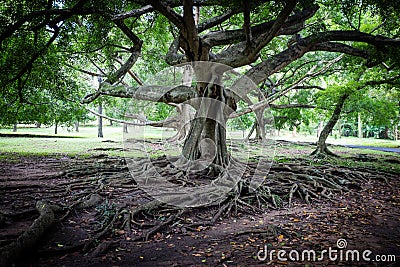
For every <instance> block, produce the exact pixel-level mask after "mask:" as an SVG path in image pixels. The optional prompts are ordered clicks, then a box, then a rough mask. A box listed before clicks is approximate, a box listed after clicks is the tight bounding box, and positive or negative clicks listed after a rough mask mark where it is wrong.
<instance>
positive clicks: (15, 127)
mask: <svg viewBox="0 0 400 267" xmlns="http://www.w3.org/2000/svg"><path fill="white" fill-rule="evenodd" d="M16 131H17V124H16V123H14V126H13V132H14V133H15V132H16Z"/></svg>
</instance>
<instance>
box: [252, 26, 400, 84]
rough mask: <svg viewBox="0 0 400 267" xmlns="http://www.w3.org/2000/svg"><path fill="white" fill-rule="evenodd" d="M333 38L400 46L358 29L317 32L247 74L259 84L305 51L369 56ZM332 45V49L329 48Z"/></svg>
mask: <svg viewBox="0 0 400 267" xmlns="http://www.w3.org/2000/svg"><path fill="white" fill-rule="evenodd" d="M333 40H337V41H356V42H366V43H370V44H373V45H378V46H385V45H390V46H400V40H397V39H390V38H386V37H382V36H373V35H370V34H366V33H362V32H356V31H332V32H323V33H316V34H313V35H311V36H309V37H306V38H304V39H300V40H299V41H298V42H297V43H295V44H293V45H291V46H290V47H289V48H288V49H286V50H284V51H282V52H281V53H279V54H277V55H275V56H273V57H271V58H269V59H267V60H265V61H263V62H261V63H260V64H257V65H256V66H254V67H253V68H252V69H250V70H249V71H248V72H247V73H246V75H247V76H248V77H249V78H250V79H251V80H252V81H253V82H255V83H256V84H259V83H261V82H262V81H264V80H265V79H266V78H267V77H269V76H270V75H271V74H273V73H275V72H277V71H279V70H281V69H283V68H284V67H286V66H287V65H289V64H290V63H292V62H293V61H295V60H296V59H298V58H300V57H302V56H303V55H304V54H305V53H307V52H310V51H319V50H320V49H322V50H323V51H332V52H342V53H346V54H347V53H348V54H350V55H356V56H362V57H365V56H367V52H364V53H363V52H362V51H361V50H360V49H358V48H353V47H351V46H346V45H344V44H339V43H332V42H330V41H333ZM330 47H331V49H329V48H330Z"/></svg>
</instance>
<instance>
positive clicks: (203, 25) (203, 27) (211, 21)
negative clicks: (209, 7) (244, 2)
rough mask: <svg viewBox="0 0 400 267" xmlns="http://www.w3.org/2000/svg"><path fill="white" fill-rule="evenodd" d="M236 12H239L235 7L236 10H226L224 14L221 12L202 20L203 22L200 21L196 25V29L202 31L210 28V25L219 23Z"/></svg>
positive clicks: (213, 25)
mask: <svg viewBox="0 0 400 267" xmlns="http://www.w3.org/2000/svg"><path fill="white" fill-rule="evenodd" d="M238 13H240V10H239V9H237V10H228V11H227V12H225V13H224V14H222V15H220V16H217V17H212V18H210V19H208V20H206V21H204V22H203V23H200V24H199V25H198V26H197V31H198V32H199V33H200V32H203V31H205V30H208V29H210V28H212V27H215V26H217V25H218V24H221V23H222V22H224V21H226V20H228V19H229V18H230V17H232V16H233V15H236V14H238Z"/></svg>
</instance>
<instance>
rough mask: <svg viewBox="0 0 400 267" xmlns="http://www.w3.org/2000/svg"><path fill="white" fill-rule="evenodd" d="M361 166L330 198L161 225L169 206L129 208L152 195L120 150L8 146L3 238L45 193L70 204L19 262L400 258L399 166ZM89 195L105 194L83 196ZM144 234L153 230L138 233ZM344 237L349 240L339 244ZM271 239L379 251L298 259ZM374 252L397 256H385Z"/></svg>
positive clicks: (194, 214) (307, 246)
mask: <svg viewBox="0 0 400 267" xmlns="http://www.w3.org/2000/svg"><path fill="white" fill-rule="evenodd" d="M300 164H301V163H300ZM82 166H83V167H82ZM314 168H317V169H318V168H319V167H318V166H315V167H314ZM74 169H75V170H76V171H74ZM65 170H69V172H66V171H65ZM348 170H349V171H350V172H351V171H352V169H351V168H350V167H349V168H348ZM357 171H358V172H364V173H365V174H366V175H367V176H368V175H369V176H368V177H370V179H368V181H367V182H365V183H364V184H362V185H361V187H356V186H355V188H353V189H352V190H350V191H348V192H344V193H342V194H338V195H336V196H335V197H334V199H333V200H332V201H330V200H319V201H316V202H313V204H311V205H307V204H305V203H304V201H302V200H301V199H295V200H294V203H293V206H292V207H290V208H289V207H287V206H283V207H282V208H280V209H264V210H262V211H261V210H255V211H251V210H246V209H238V210H237V209H236V210H235V209H232V210H231V211H230V213H229V215H228V214H226V215H223V216H221V217H220V218H218V220H217V221H216V222H215V223H214V224H207V223H204V224H202V223H198V222H205V221H209V219H210V218H212V217H213V216H214V215H215V213H216V212H217V211H218V207H213V208H206V209H196V210H188V211H187V212H185V213H183V214H181V215H179V216H177V217H174V218H173V219H174V220H173V221H172V223H170V224H165V225H164V226H163V225H161V227H158V226H159V224H157V223H158V222H163V221H164V222H166V221H168V220H169V219H170V218H171V217H172V216H171V217H169V216H170V215H171V213H172V211H169V210H168V207H165V208H164V209H162V210H161V211H160V210H159V211H155V212H154V213H151V212H148V213H142V214H138V216H136V217H134V218H133V217H129V211H132V209H134V208H136V207H139V206H141V205H142V204H144V203H147V202H148V201H150V197H149V196H147V195H146V194H145V193H144V192H143V191H141V190H140V189H138V188H137V187H135V186H134V185H132V184H130V183H123V182H121V181H125V180H124V178H123V177H125V178H126V179H128V177H129V173H128V171H127V169H126V167H125V166H124V163H123V160H122V159H119V158H110V157H107V156H105V155H103V156H102V155H100V156H97V157H94V158H89V159H83V158H70V157H62V156H54V157H33V156H19V155H10V154H8V155H7V157H2V159H1V160H0V211H1V213H0V247H3V248H4V247H5V246H7V245H9V244H10V243H11V242H13V241H15V240H16V239H17V238H18V236H20V235H21V234H22V233H23V232H24V231H26V230H27V229H28V228H29V227H30V226H31V225H32V223H33V222H34V220H36V219H37V218H38V216H39V215H38V212H37V211H36V209H35V203H36V202H37V201H39V200H44V201H46V202H47V203H54V204H57V205H58V206H62V207H69V208H68V209H66V208H64V209H62V210H58V211H57V212H56V214H55V223H54V224H53V225H52V227H51V228H48V229H46V230H45V233H44V235H43V236H42V237H41V238H40V240H39V241H38V243H36V244H34V245H32V246H30V247H28V248H27V249H25V250H24V251H23V252H22V253H21V255H23V256H20V257H18V259H17V261H14V263H15V264H16V266H354V265H356V266H399V262H400V179H399V178H400V175H399V174H398V173H393V172H374V173H372V172H371V170H370V169H367V168H364V169H362V170H361V169H357ZM118 177H122V178H118ZM113 179H114V180H116V181H117V180H118V179H119V180H118V181H120V182H118V183H117V182H114V180H113ZM385 179H386V181H385ZM126 181H128V180H126ZM89 196H98V197H99V199H95V197H94V201H93V203H89V202H88V203H89V204H88V205H82V199H83V198H85V199H86V200H87V199H88V198H89ZM157 225H158V226H157ZM149 230H151V231H149ZM143 233H149V234H148V235H147V236H146V238H140V237H143ZM138 237H139V238H138ZM146 239H147V240H146ZM339 239H344V240H341V242H346V243H347V244H346V246H345V247H342V249H341V250H340V249H338V248H337V245H338V244H337V241H338V240H339ZM265 247H267V251H268V252H269V253H270V252H271V251H272V250H284V251H286V258H287V257H288V253H289V252H290V251H291V250H296V251H298V252H300V255H301V253H302V252H303V251H304V250H315V251H316V253H317V255H321V253H322V251H323V250H328V249H330V248H331V249H336V250H338V253H337V255H339V252H340V251H342V252H345V251H346V250H358V251H360V257H361V253H362V252H363V251H364V250H371V251H372V254H371V255H369V258H370V259H371V261H370V262H366V261H363V260H361V261H352V260H351V259H349V260H348V261H346V260H345V259H344V260H343V258H342V260H330V259H329V258H328V256H327V254H325V257H324V258H323V260H322V261H316V262H315V261H309V260H307V259H305V260H304V261H302V260H301V259H300V260H295V261H292V260H290V259H286V260H285V259H284V258H285V257H283V260H282V259H278V257H277V254H276V253H275V254H273V256H272V257H271V258H268V257H267V259H265V260H263V259H261V260H260V259H259V258H257V255H258V256H260V255H264V254H263V252H264V251H261V250H264V249H265ZM292 255H295V254H292ZM376 255H380V258H381V259H384V258H386V259H387V260H390V262H378V261H377V259H378V258H376V257H375V256H376ZM390 255H394V258H390V257H391V256H390ZM343 257H344V256H343Z"/></svg>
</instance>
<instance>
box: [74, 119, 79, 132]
mask: <svg viewBox="0 0 400 267" xmlns="http://www.w3.org/2000/svg"><path fill="white" fill-rule="evenodd" d="M75 132H79V121H76V122H75Z"/></svg>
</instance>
